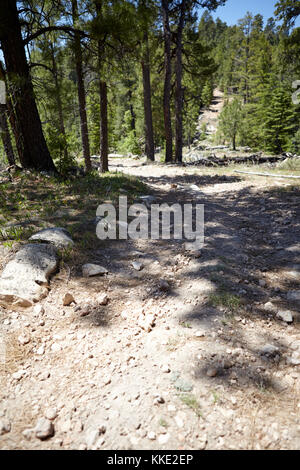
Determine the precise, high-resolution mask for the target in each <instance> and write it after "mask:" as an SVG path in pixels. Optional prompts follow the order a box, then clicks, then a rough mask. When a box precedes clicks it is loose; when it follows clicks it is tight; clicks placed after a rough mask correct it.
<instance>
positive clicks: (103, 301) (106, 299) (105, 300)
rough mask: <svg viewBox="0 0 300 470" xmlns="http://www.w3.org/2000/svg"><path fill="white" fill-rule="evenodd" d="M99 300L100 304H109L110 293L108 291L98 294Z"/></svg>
mask: <svg viewBox="0 0 300 470" xmlns="http://www.w3.org/2000/svg"><path fill="white" fill-rule="evenodd" d="M97 302H98V304H99V305H107V304H108V302H109V297H108V295H107V294H106V293H103V294H100V295H98V297H97Z"/></svg>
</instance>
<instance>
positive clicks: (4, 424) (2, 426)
mask: <svg viewBox="0 0 300 470" xmlns="http://www.w3.org/2000/svg"><path fill="white" fill-rule="evenodd" d="M10 430H11V424H10V422H9V421H8V420H7V419H5V418H3V419H0V436H3V434H7V433H8V432H10Z"/></svg>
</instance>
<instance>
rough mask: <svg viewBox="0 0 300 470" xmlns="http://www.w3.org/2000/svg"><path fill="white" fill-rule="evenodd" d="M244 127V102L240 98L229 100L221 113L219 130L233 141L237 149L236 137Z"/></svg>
mask: <svg viewBox="0 0 300 470" xmlns="http://www.w3.org/2000/svg"><path fill="white" fill-rule="evenodd" d="M241 127H242V103H241V100H240V99H239V98H234V99H233V100H232V101H228V102H227V103H226V104H225V106H224V108H223V110H222V112H221V114H220V121H219V132H220V134H221V135H222V136H223V137H224V138H225V139H226V140H230V141H231V142H232V147H233V150H235V149H236V139H237V136H238V134H239V132H240V129H241Z"/></svg>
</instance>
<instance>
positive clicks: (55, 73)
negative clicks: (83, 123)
mask: <svg viewBox="0 0 300 470" xmlns="http://www.w3.org/2000/svg"><path fill="white" fill-rule="evenodd" d="M50 49H51V60H52V74H53V78H54V84H55V99H56V105H57V111H58V119H59V131H60V133H61V134H62V135H63V137H64V149H63V150H64V158H65V161H67V160H68V149H67V136H66V130H65V123H64V115H63V107H62V101H61V96H60V87H59V81H58V70H57V65H56V60H55V54H54V48H53V44H52V43H50Z"/></svg>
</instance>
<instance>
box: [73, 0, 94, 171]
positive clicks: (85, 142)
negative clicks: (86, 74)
mask: <svg viewBox="0 0 300 470" xmlns="http://www.w3.org/2000/svg"><path fill="white" fill-rule="evenodd" d="M72 15H73V25H74V26H76V23H77V21H78V5H77V0H72ZM74 54H75V65H76V74H77V93H78V103H79V115H80V127H81V140H82V149H83V157H84V161H85V169H86V171H87V172H89V171H90V170H91V169H92V164H91V156H90V143H89V131H88V125H87V115H86V98H85V86H84V79H83V69H82V50H81V44H80V36H79V34H77V33H76V34H75V37H74Z"/></svg>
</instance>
